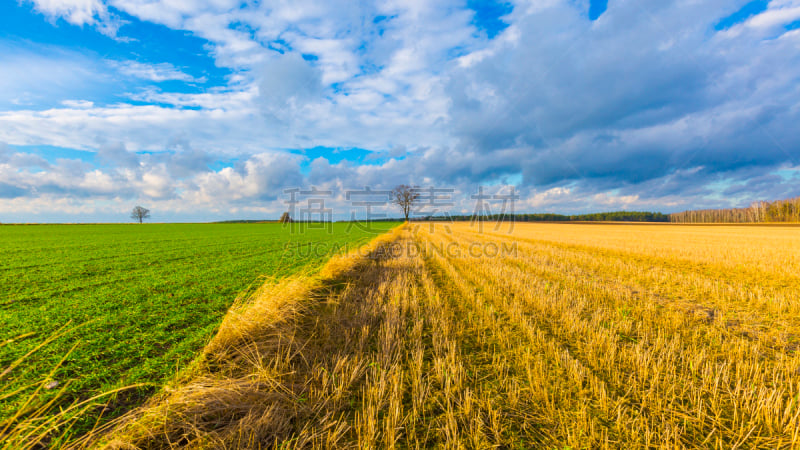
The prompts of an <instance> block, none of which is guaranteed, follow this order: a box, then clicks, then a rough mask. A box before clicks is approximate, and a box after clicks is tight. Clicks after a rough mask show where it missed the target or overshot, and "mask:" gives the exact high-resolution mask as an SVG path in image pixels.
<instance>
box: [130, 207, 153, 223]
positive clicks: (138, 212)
mask: <svg viewBox="0 0 800 450" xmlns="http://www.w3.org/2000/svg"><path fill="white" fill-rule="evenodd" d="M149 218H150V210H149V209H147V208H143V207H141V206H135V207H134V208H133V211H131V219H133V220H138V221H139V223H142V220H144V219H149Z"/></svg>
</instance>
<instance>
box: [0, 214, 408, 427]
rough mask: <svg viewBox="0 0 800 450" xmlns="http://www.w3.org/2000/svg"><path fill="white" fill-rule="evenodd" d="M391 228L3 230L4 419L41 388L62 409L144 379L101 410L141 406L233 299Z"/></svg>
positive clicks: (0, 344) (0, 352) (0, 362)
mask: <svg viewBox="0 0 800 450" xmlns="http://www.w3.org/2000/svg"><path fill="white" fill-rule="evenodd" d="M392 226H396V224H391V223H386V224H379V225H375V226H374V227H375V228H376V229H377V231H375V232H368V231H365V230H361V229H359V228H357V227H350V226H349V225H348V224H334V225H333V233H328V232H327V230H325V229H324V228H313V229H312V228H311V227H308V228H303V229H297V230H295V232H294V233H291V232H290V230H289V229H288V228H284V227H282V226H281V225H279V224H224V225H223V224H147V225H141V226H140V225H32V226H2V227H0V286H2V292H0V305H2V307H1V308H0V372H3V375H2V378H0V385H2V386H3V387H2V390H0V419H4V418H7V417H9V415H10V414H12V412H13V411H16V410H17V409H18V408H19V406H20V404H21V402H23V401H24V400H25V399H27V398H28V396H29V394H30V393H31V392H32V391H33V390H34V389H35V388H36V387H39V388H41V387H42V386H43V385H44V384H45V383H47V384H50V390H45V389H43V390H42V391H41V392H44V393H45V394H47V393H48V392H52V393H53V394H52V395H55V394H54V393H55V392H59V391H61V389H65V390H64V392H62V393H61V397H60V401H62V402H64V403H65V404H69V403H70V402H71V401H73V400H80V399H84V398H87V397H90V396H92V395H95V394H98V393H101V392H105V391H109V390H112V389H115V388H120V387H124V386H128V385H132V384H136V383H145V386H142V387H140V388H138V390H133V391H125V392H124V393H123V394H124V395H120V396H117V397H115V401H114V402H112V403H111V404H110V405H109V407H108V410H106V411H105V412H104V414H105V415H106V416H113V415H114V414H116V413H118V412H120V411H123V410H125V409H127V408H130V407H132V406H135V405H136V404H137V403H138V402H140V401H141V400H142V399H143V398H144V396H145V395H147V394H149V393H152V392H155V391H156V390H157V389H158V388H160V387H161V386H162V385H163V384H164V382H165V381H166V380H168V379H169V378H170V377H172V376H174V375H175V373H177V372H178V371H179V370H180V369H182V368H183V367H184V366H185V365H186V364H187V363H188V362H189V361H191V360H192V359H193V358H194V357H195V356H196V353H197V352H198V350H200V349H201V348H202V347H203V345H205V344H206V343H207V341H208V340H209V338H210V337H211V336H213V334H214V332H215V330H216V329H217V328H218V326H219V324H220V321H221V319H222V317H223V316H224V315H225V313H226V311H227V310H228V308H229V307H230V306H231V305H232V304H233V302H234V300H235V299H236V298H237V295H239V294H240V293H246V292H247V291H248V289H251V288H256V287H259V286H260V285H262V284H264V283H274V282H277V280H280V279H281V278H283V277H285V276H287V275H289V274H294V273H297V272H313V271H315V270H316V269H318V268H319V266H320V265H321V264H322V263H324V261H325V260H327V258H328V257H329V256H330V254H331V253H334V252H336V251H338V250H339V248H340V247H342V246H344V245H359V244H362V243H364V242H367V241H369V240H370V239H372V238H373V237H374V235H375V233H380V232H382V231H384V230H386V229H389V228H391V227H392ZM310 243H314V247H313V250H314V251H310V250H311V247H309V244H310ZM55 336H60V337H58V338H57V339H55V340H53V341H51V342H47V343H46V345H43V346H42V347H41V348H38V346H39V345H40V344H43V343H45V342H46V340H47V339H48V338H50V337H55ZM73 346H75V348H74V349H73ZM71 349H72V351H71V352H70V350H71ZM33 350H35V351H34V352H33V353H32V354H30V355H28V356H25V355H26V354H27V353H29V352H31V351H33ZM64 357H66V359H65V360H64V361H63V363H62V364H60V365H59V362H60V361H61V360H62V358H64ZM20 358H22V363H21V364H19V365H17V366H16V367H14V368H13V370H10V371H7V370H6V369H8V368H10V367H11V366H13V365H14V362H15V361H18V360H20ZM56 367H58V369H57V370H56V371H55V372H53V373H51V370H53V369H54V368H56ZM56 383H57V384H56ZM17 389H22V391H21V392H20V393H18V394H13V393H14V392H15V391H16V390H17ZM52 395H51V396H52ZM44 397H47V395H45V396H44ZM106 400H107V399H106ZM117 410H118V411H117ZM93 418H94V417H93Z"/></svg>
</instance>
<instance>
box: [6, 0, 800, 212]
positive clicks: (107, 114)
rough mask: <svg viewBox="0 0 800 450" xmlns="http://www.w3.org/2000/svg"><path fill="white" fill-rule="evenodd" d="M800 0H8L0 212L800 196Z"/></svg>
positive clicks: (737, 201) (663, 203)
mask: <svg viewBox="0 0 800 450" xmlns="http://www.w3.org/2000/svg"><path fill="white" fill-rule="evenodd" d="M799 25H800V0H771V1H768V0H756V1H730V0H727V1H722V0H701V1H697V2H682V1H677V0H675V1H671V0H665V1H663V2H657V3H653V2H622V1H615V0H607V1H601V0H590V1H587V0H553V1H546V2H545V1H540V0H527V1H522V0H520V1H508V2H505V1H478V0H462V1H457V0H445V1H440V2H427V1H422V0H410V1H397V0H384V1H375V2H345V1H342V2H340V1H325V2H320V1H312V0H296V1H292V2H284V1H274V2H271V1H258V2H255V1H252V2H251V1H247V0H245V1H241V0H197V1H185V2H175V1H170V0H19V1H17V0H11V1H7V2H2V3H0V222H51V221H65V222H84V221H112V222H116V221H126V220H127V213H128V211H129V210H130V209H131V208H132V206H134V205H136V204H142V205H145V206H147V207H149V208H150V209H151V210H153V219H154V220H157V221H206V220H219V219H230V218H263V217H277V216H278V215H279V214H280V212H281V211H283V210H284V209H285V207H286V205H285V203H284V202H285V200H286V198H284V197H285V196H284V195H283V191H284V190H285V189H288V188H293V187H301V188H308V187H310V186H312V185H313V186H317V187H319V188H320V189H328V190H331V191H333V192H334V195H333V196H332V197H331V198H329V199H327V202H328V205H329V206H331V207H332V208H334V211H335V213H336V214H337V217H338V218H344V217H349V215H350V212H351V211H352V209H353V206H352V205H351V204H349V203H348V202H347V201H346V196H345V193H346V191H347V190H348V189H360V188H363V187H365V186H370V187H372V188H373V189H387V188H391V187H392V186H394V185H397V184H401V183H405V184H415V185H420V186H436V187H447V188H452V189H454V195H453V199H452V200H453V203H455V205H454V206H453V207H452V209H451V212H453V213H467V212H470V211H471V210H472V209H473V208H474V206H475V205H474V204H472V203H471V200H470V195H471V194H473V193H475V192H476V190H477V189H478V188H479V187H480V186H485V187H486V188H487V189H490V190H495V191H498V190H501V189H508V186H509V185H510V186H513V187H514V188H515V189H516V191H517V192H518V193H519V194H520V200H519V202H518V204H517V205H516V209H517V210H518V211H525V212H563V213H580V212H594V211H604V210H618V209H629V210H630V209H638V210H658V211H664V212H671V211H678V210H683V209H689V208H707V207H727V206H743V205H747V204H749V203H750V202H751V201H754V200H760V199H775V198H784V197H790V196H795V195H800V147H799V146H800V130H798V128H797V126H796V124H797V123H798V119H800V106H798V105H800V82H799V81H800V80H798V78H800V26H799Z"/></svg>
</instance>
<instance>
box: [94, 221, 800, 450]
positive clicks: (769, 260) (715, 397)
mask: <svg viewBox="0 0 800 450" xmlns="http://www.w3.org/2000/svg"><path fill="white" fill-rule="evenodd" d="M484 225H485V227H484V229H483V231H482V232H480V231H479V230H478V229H477V228H476V227H470V225H469V224H466V223H461V224H451V225H449V226H448V227H443V226H441V225H437V226H436V228H435V229H430V228H429V227H428V225H424V226H415V225H414V224H411V225H406V226H405V227H404V228H402V229H397V230H395V231H394V232H392V233H391V234H389V235H387V236H384V237H382V238H381V239H379V240H377V241H375V242H373V243H372V247H371V251H370V253H369V254H368V256H367V257H359V256H357V255H354V256H352V257H350V258H349V259H347V258H345V259H344V260H338V259H336V260H333V261H332V262H331V263H329V264H328V265H326V267H325V268H324V269H323V271H322V277H321V278H314V279H308V280H305V281H303V280H294V281H292V282H291V283H288V284H282V283H279V284H276V285H271V286H265V287H264V288H263V289H262V290H260V291H258V292H256V293H255V294H254V295H253V297H252V298H251V300H250V302H248V304H247V305H246V306H244V307H243V308H242V309H241V310H238V311H236V312H235V314H232V315H229V316H228V317H226V320H225V321H224V322H223V325H222V327H221V329H220V332H219V333H218V334H217V335H216V336H215V338H214V339H213V340H212V341H211V343H210V344H209V345H208V346H207V347H206V348H205V349H204V354H205V355H206V362H205V363H204V364H201V365H200V366H198V367H197V370H196V372H195V373H194V374H193V376H192V377H191V378H190V379H188V380H186V381H185V383H183V385H182V386H180V387H179V388H177V389H175V390H172V391H170V392H162V393H160V394H158V395H157V396H156V397H154V398H153V400H152V401H151V402H150V403H149V404H148V405H147V406H146V407H145V408H142V409H139V410H136V411H134V412H132V413H131V414H129V415H128V416H126V417H124V418H123V420H121V421H119V422H118V423H116V424H114V426H113V427H111V428H109V429H106V430H100V431H98V433H96V434H95V435H94V436H92V437H91V438H90V439H89V440H88V441H84V442H83V443H87V442H88V443H102V442H112V443H113V444H114V445H120V446H124V445H134V446H136V447H147V448H152V447H164V446H167V445H173V446H177V447H193V448H194V447H198V446H199V447H223V446H224V447H228V448H236V447H255V446H258V445H263V446H266V447H271V446H273V445H278V444H279V445H280V446H281V447H282V448H305V447H311V446H316V447H331V446H335V447H344V448H392V447H401V448H405V447H415V448H424V447H436V446H443V447H447V448H489V447H501V448H651V447H666V448H675V447H677V448H737V447H738V448H798V446H800V406H799V405H798V403H800V354H798V346H799V345H800V300H799V299H800V279H799V278H798V273H800V272H799V271H798V269H800V260H798V254H800V233H798V229H797V228H793V227H781V228H777V227H735V226H726V227H718V226H717V227H715V226H680V225H611V224H608V225H574V224H573V225H557V224H524V225H523V224H517V225H516V227H515V228H514V230H513V232H511V233H509V232H507V230H505V229H497V230H496V229H495V228H494V227H493V226H491V224H484ZM320 300H323V301H320Z"/></svg>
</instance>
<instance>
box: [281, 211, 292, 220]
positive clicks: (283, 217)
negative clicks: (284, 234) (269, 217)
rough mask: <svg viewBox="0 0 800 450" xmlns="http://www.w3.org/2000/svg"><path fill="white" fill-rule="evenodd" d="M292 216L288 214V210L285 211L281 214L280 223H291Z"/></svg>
mask: <svg viewBox="0 0 800 450" xmlns="http://www.w3.org/2000/svg"><path fill="white" fill-rule="evenodd" d="M291 221H292V216H290V215H289V212H288V211H287V212H285V213H283V214H281V218H280V223H291Z"/></svg>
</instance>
